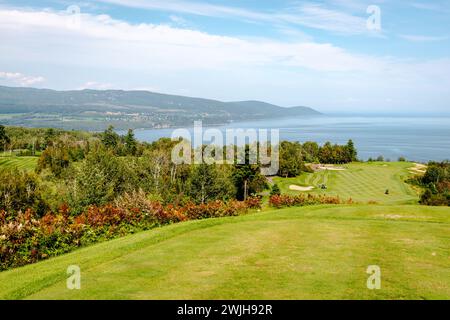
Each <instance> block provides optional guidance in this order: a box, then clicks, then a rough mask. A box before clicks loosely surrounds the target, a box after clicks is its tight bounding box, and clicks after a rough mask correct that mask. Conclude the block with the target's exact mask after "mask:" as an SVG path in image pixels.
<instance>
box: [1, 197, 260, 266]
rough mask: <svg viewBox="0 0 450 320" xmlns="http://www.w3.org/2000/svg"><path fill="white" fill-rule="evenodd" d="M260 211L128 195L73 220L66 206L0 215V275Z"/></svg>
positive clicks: (236, 204)
mask: <svg viewBox="0 0 450 320" xmlns="http://www.w3.org/2000/svg"><path fill="white" fill-rule="evenodd" d="M260 206H261V201H260V199H259V198H249V199H248V200H247V201H236V200H231V201H228V202H224V201H220V200H217V201H212V202H209V203H206V204H201V205H196V204H194V203H187V204H186V205H184V206H174V205H168V206H163V205H162V204H161V203H160V202H158V201H151V200H148V199H147V197H146V195H145V193H144V192H142V191H134V192H131V193H128V194H124V195H123V196H121V197H118V198H117V199H116V200H115V201H114V202H113V203H111V204H107V205H103V206H95V205H92V206H89V207H88V208H87V209H86V210H85V211H84V212H82V213H81V214H78V215H74V214H73V213H72V210H71V209H70V208H69V207H67V206H66V205H63V206H61V207H60V208H59V210H57V212H48V213H47V214H45V215H43V216H40V215H38V214H36V212H35V211H33V210H31V209H29V210H26V211H24V212H18V213H17V214H16V215H14V216H12V215H9V214H8V213H7V212H6V211H5V210H0V270H6V269H9V268H12V267H17V266H22V265H26V264H29V263H34V262H37V261H39V260H43V259H46V258H49V257H53V256H57V255H60V254H63V253H67V252H69V251H72V250H73V249H75V248H78V247H81V246H85V245H88V244H92V243H96V242H99V241H104V240H108V239H113V238H117V237H120V236H124V235H127V234H131V233H134V232H138V231H142V230H147V229H150V228H153V227H155V226H161V225H166V224H171V223H177V222H182V221H186V220H197V219H207V218H216V217H225V216H237V215H239V214H243V213H245V212H247V211H248V210H249V209H252V208H259V207H260Z"/></svg>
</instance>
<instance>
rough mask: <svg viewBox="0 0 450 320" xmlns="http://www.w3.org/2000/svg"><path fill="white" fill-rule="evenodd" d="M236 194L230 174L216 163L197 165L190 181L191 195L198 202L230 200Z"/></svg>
mask: <svg viewBox="0 0 450 320" xmlns="http://www.w3.org/2000/svg"><path fill="white" fill-rule="evenodd" d="M235 194H236V189H235V187H234V185H233V183H232V181H231V179H230V177H229V176H227V175H225V174H224V172H223V171H222V172H221V171H220V170H219V168H218V166H217V165H215V164H211V165H208V164H200V165H196V166H195V167H194V169H193V170H192V174H191V176H190V181H189V195H190V196H191V198H192V199H193V200H194V201H195V202H197V203H207V202H209V201H211V200H228V199H230V198H233V197H234V196H235Z"/></svg>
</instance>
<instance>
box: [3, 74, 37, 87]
mask: <svg viewBox="0 0 450 320" xmlns="http://www.w3.org/2000/svg"><path fill="white" fill-rule="evenodd" d="M0 79H5V80H7V81H11V82H13V83H16V84H19V85H21V86H24V87H27V86H32V85H35V84H38V83H41V82H43V81H45V79H44V77H40V76H38V77H35V76H27V75H24V74H22V73H19V72H4V71H0Z"/></svg>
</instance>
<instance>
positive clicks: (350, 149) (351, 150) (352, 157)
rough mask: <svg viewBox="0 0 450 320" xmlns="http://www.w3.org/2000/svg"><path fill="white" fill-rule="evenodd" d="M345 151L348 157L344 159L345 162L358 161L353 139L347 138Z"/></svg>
mask: <svg viewBox="0 0 450 320" xmlns="http://www.w3.org/2000/svg"><path fill="white" fill-rule="evenodd" d="M346 151H347V155H348V158H347V159H346V160H347V162H353V161H358V152H357V151H356V148H355V144H354V143H353V140H351V139H350V140H348V142H347V146H346Z"/></svg>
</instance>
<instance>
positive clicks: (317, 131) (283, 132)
mask: <svg viewBox="0 0 450 320" xmlns="http://www.w3.org/2000/svg"><path fill="white" fill-rule="evenodd" d="M216 128H217V129H219V130H221V131H222V132H225V130H226V129H227V128H230V129H237V128H242V129H249V128H254V129H279V130H280V139H281V140H288V141H300V142H305V141H316V142H318V143H320V144H323V143H325V142H326V141H330V142H332V143H339V144H344V143H346V142H347V141H348V140H349V139H352V140H353V141H354V143H355V145H356V147H357V148H358V156H359V157H360V158H361V159H364V160H367V159H368V158H369V157H372V158H376V157H378V156H379V155H383V156H384V157H385V158H386V159H390V160H392V161H394V160H395V161H396V160H397V159H398V158H399V157H406V158H407V159H408V160H412V161H420V162H427V161H429V160H435V161H442V160H446V159H450V117H448V116H445V117H381V116H319V117H311V118H304V117H303V118H289V119H271V120H262V121H248V122H236V123H231V124H228V125H226V126H217V127H216ZM187 129H188V130H189V131H190V132H191V133H192V132H193V129H192V128H187ZM204 129H206V128H204ZM173 131H174V129H154V130H147V129H145V130H144V129H142V130H136V132H135V134H136V137H137V138H138V139H139V140H141V141H147V142H152V141H155V140H158V139H159V138H162V137H171V135H172V132H173Z"/></svg>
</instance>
